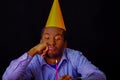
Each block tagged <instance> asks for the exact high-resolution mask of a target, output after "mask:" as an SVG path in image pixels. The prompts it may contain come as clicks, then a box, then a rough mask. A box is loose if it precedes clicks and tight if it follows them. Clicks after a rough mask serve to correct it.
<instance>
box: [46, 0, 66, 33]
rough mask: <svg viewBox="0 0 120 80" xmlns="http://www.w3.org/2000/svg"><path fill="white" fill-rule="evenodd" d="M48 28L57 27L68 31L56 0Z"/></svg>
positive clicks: (47, 24)
mask: <svg viewBox="0 0 120 80" xmlns="http://www.w3.org/2000/svg"><path fill="white" fill-rule="evenodd" d="M46 27H57V28H61V29H64V30H65V31H66V28H65V24H64V20H63V16H62V12H61V9H60V4H59V1H58V0H54V2H53V5H52V8H51V11H50V14H49V17H48V20H47V23H46Z"/></svg>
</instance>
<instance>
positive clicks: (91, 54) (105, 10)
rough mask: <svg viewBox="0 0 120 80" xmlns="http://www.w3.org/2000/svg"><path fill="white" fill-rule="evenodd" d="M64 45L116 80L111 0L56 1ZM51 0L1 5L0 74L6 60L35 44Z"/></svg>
mask: <svg viewBox="0 0 120 80" xmlns="http://www.w3.org/2000/svg"><path fill="white" fill-rule="evenodd" d="M59 2H60V5H61V9H62V14H63V17H64V22H65V25H66V28H67V34H68V47H69V48H73V49H76V50H80V51H82V52H83V54H84V55H85V56H86V57H87V58H88V59H89V60H90V61H91V62H92V63H93V64H95V65H96V66H98V67H99V68H100V69H101V70H102V71H103V72H104V73H105V74H106V76H107V79H108V80H116V79H117V78H119V76H118V75H117V73H116V72H117V71H118V68H119V67H118V66H119V64H120V63H119V61H118V58H119V55H118V54H119V53H117V52H116V49H117V47H115V45H116V39H115V37H116V36H117V35H116V34H115V33H116V31H115V23H114V22H115V16H116V15H115V8H114V6H113V5H114V3H113V1H111V0H108V1H107V0H59ZM52 3H53V0H16V1H15V0H9V1H6V2H4V4H3V5H2V6H1V8H2V9H1V13H2V15H1V20H2V22H1V26H0V30H1V31H0V75H1V76H2V75H3V72H4V71H5V69H6V67H7V66H8V65H9V63H10V61H11V60H13V59H15V58H18V57H19V56H21V55H22V54H23V53H24V52H26V51H28V50H29V49H30V48H32V47H33V46H34V45H36V44H38V43H39V39H40V33H41V29H42V28H43V27H44V26H45V24H46V21H47V18H48V15H49V11H50V9H51V6H52Z"/></svg>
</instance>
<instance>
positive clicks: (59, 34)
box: [41, 27, 64, 58]
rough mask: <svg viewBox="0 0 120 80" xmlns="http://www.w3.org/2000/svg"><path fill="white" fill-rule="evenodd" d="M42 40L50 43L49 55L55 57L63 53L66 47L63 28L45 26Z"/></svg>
mask: <svg viewBox="0 0 120 80" xmlns="http://www.w3.org/2000/svg"><path fill="white" fill-rule="evenodd" d="M41 40H42V41H43V42H46V43H47V44H48V53H47V56H48V57H51V58H55V57H58V56H59V55H61V53H62V51H63V48H64V35H63V30H62V29H59V28H53V27H49V28H45V29H44V31H43V34H42V39H41Z"/></svg>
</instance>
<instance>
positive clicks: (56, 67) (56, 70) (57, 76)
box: [56, 60, 58, 80]
mask: <svg viewBox="0 0 120 80" xmlns="http://www.w3.org/2000/svg"><path fill="white" fill-rule="evenodd" d="M56 80H58V64H57V60H56Z"/></svg>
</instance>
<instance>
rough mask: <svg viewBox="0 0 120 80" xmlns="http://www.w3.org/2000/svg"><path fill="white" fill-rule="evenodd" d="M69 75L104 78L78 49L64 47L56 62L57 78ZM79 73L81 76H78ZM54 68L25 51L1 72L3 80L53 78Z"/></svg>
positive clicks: (93, 79)
mask: <svg viewBox="0 0 120 80" xmlns="http://www.w3.org/2000/svg"><path fill="white" fill-rule="evenodd" d="M66 74H67V75H69V76H71V77H72V78H73V79H76V78H81V79H82V80H106V76H105V74H104V73H103V72H102V71H101V70H99V69H98V68H97V67H96V66H94V65H93V64H92V63H91V62H90V61H89V60H88V59H87V58H86V57H85V56H84V55H83V54H82V52H80V51H77V50H73V49H69V48H65V49H64V51H63V56H62V58H61V60H60V62H59V64H58V78H60V77H61V76H63V75H66ZM79 75H81V77H80V76H79ZM55 78H56V69H55V68H53V67H51V66H50V65H49V64H47V63H46V61H45V60H44V59H43V57H41V56H40V55H38V54H37V55H35V56H34V57H33V58H32V57H31V56H30V55H28V54H27V53H25V54H23V55H22V56H21V57H19V58H18V59H16V60H13V61H12V62H11V63H10V65H9V66H8V68H7V69H6V71H5V72H4V74H3V77H2V79H3V80H31V79H34V80H55Z"/></svg>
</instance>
